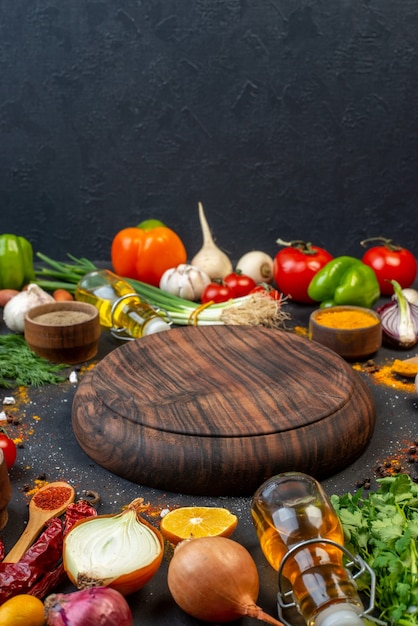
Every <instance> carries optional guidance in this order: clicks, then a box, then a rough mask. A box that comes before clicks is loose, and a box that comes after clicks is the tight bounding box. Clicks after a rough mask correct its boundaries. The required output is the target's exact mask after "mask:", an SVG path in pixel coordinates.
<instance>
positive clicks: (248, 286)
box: [223, 272, 257, 298]
mask: <svg viewBox="0 0 418 626" xmlns="http://www.w3.org/2000/svg"><path fill="white" fill-rule="evenodd" d="M223 284H224V285H226V286H227V287H229V288H230V290H231V291H232V294H233V297H234V298H242V297H243V296H247V295H248V294H249V293H250V291H251V290H252V289H254V287H256V286H257V283H256V282H255V280H253V279H252V278H251V277H250V276H246V275H245V274H236V273H235V272H232V273H231V274H228V275H227V276H225V278H224V279H223Z"/></svg>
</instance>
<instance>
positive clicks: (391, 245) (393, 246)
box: [360, 237, 402, 251]
mask: <svg viewBox="0 0 418 626" xmlns="http://www.w3.org/2000/svg"><path fill="white" fill-rule="evenodd" d="M372 241H375V242H380V243H381V245H382V246H385V248H387V249H388V250H394V251H396V250H402V246H399V245H397V244H395V243H393V241H392V239H388V238H387V237H368V238H367V239H363V241H360V245H361V246H363V247H366V246H367V244H368V243H370V242H372Z"/></svg>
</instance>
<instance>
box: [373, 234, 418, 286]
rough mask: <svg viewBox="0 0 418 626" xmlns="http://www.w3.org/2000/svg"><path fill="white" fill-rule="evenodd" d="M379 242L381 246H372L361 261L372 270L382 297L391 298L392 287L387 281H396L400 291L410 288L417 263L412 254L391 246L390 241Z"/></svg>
mask: <svg viewBox="0 0 418 626" xmlns="http://www.w3.org/2000/svg"><path fill="white" fill-rule="evenodd" d="M377 239H380V237H378V238H377ZM365 241H367V240H365ZM381 241H383V242H384V243H383V244H382V245H379V246H374V247H373V248H370V249H369V250H367V252H365V253H364V255H363V258H362V261H363V263H365V265H368V266H369V267H371V268H372V269H373V270H374V273H375V274H376V277H377V280H378V283H379V285H380V293H381V294H382V295H383V296H391V295H392V294H393V285H392V284H391V283H390V282H389V281H391V280H396V281H397V282H398V283H399V284H400V286H401V287H402V289H406V288H407V287H410V286H411V285H412V283H413V282H414V280H415V277H416V275H417V261H416V259H415V256H414V255H413V254H412V252H410V251H409V250H407V249H406V248H402V247H400V246H396V245H393V244H392V243H391V241H390V239H381ZM362 243H363V242H362ZM364 243H365V242H364Z"/></svg>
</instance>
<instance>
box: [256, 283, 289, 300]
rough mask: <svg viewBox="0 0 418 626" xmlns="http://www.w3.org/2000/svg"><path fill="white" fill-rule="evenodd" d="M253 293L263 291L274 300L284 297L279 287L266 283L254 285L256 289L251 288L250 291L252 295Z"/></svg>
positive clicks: (262, 292)
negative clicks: (275, 287)
mask: <svg viewBox="0 0 418 626" xmlns="http://www.w3.org/2000/svg"><path fill="white" fill-rule="evenodd" d="M252 293H261V294H265V295H266V296H267V297H268V298H271V299H272V300H281V299H282V294H281V293H280V291H277V289H274V287H272V286H271V285H268V284H266V285H265V286H264V285H257V286H256V287H254V289H251V291H250V295H251V294H252Z"/></svg>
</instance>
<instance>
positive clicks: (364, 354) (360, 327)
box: [309, 305, 382, 361]
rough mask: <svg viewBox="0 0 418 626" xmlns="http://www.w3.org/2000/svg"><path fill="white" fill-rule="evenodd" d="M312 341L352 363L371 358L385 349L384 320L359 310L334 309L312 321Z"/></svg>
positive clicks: (318, 312)
mask: <svg viewBox="0 0 418 626" xmlns="http://www.w3.org/2000/svg"><path fill="white" fill-rule="evenodd" d="M309 333H310V336H311V339H313V340H314V341H317V342H318V343H321V344H322V345H324V346H326V347H328V348H330V349H331V350H333V351H334V352H337V353H338V354H339V355H340V356H342V357H343V358H344V359H346V360H348V361H358V360H362V359H367V358H369V357H370V356H371V355H372V354H374V353H375V352H377V350H378V349H379V348H380V346H381V345H382V327H381V322H380V316H379V315H378V314H377V313H376V312H375V311H372V310H371V309H366V308H363V307H357V306H348V305H347V306H343V305H341V306H333V307H329V308H326V309H318V310H316V311H314V312H313V313H312V314H311V316H310V319H309Z"/></svg>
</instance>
